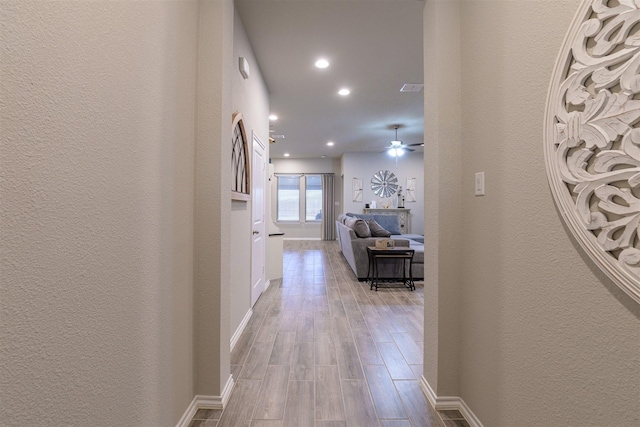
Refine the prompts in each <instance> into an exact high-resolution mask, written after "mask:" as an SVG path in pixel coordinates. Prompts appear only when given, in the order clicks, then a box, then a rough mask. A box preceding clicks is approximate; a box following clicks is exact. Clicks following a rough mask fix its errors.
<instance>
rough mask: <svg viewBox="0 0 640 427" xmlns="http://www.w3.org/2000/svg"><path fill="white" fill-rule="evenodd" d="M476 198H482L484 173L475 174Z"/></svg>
mask: <svg viewBox="0 0 640 427" xmlns="http://www.w3.org/2000/svg"><path fill="white" fill-rule="evenodd" d="M476 196H484V172H477V173H476Z"/></svg>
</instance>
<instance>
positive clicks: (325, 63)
mask: <svg viewBox="0 0 640 427" xmlns="http://www.w3.org/2000/svg"><path fill="white" fill-rule="evenodd" d="M328 66H329V61H327V60H326V59H324V58H320V59H318V60H317V61H316V67H318V68H327V67H328Z"/></svg>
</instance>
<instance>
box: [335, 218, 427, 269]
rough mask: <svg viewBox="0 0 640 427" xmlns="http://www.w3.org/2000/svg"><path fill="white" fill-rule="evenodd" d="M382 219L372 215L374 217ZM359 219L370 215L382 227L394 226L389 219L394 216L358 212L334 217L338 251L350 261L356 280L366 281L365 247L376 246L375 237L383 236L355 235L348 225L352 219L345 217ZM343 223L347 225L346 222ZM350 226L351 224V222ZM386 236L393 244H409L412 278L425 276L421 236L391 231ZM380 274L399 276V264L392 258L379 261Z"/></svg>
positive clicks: (391, 227) (366, 262)
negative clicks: (386, 260) (390, 233)
mask: <svg viewBox="0 0 640 427" xmlns="http://www.w3.org/2000/svg"><path fill="white" fill-rule="evenodd" d="M383 216H384V217H385V218H375V217H383ZM350 217H351V218H353V217H356V218H360V219H365V220H368V219H370V218H373V219H375V220H376V221H377V222H379V223H380V225H382V226H383V227H384V228H385V229H391V230H390V231H397V230H399V226H398V227H397V230H396V229H394V227H393V223H391V224H390V223H389V221H395V222H396V223H397V218H396V217H394V216H387V215H359V214H346V215H345V214H341V215H340V216H339V217H338V219H337V220H336V230H337V233H338V244H339V246H340V251H341V252H342V254H343V255H344V258H345V259H346V260H347V263H349V266H350V267H351V269H352V270H353V272H354V273H355V275H356V277H357V278H358V280H361V281H362V280H366V278H367V272H368V270H369V256H368V254H367V246H375V245H376V240H378V239H381V238H384V237H358V235H357V234H356V231H355V230H354V228H352V227H351V226H349V224H350V223H352V222H353V221H349V220H348V218H350ZM345 222H346V223H347V224H345ZM351 225H353V224H351ZM389 238H391V239H394V243H395V246H401V247H410V248H411V249H413V250H414V251H415V253H414V255H413V263H412V266H411V273H412V275H413V279H414V280H423V279H424V236H422V235H419V234H392V235H391V236H389ZM378 271H379V275H380V277H382V278H389V279H390V278H401V277H402V268H401V267H400V263H398V262H395V261H393V260H392V261H389V262H385V261H380V264H379V268H378Z"/></svg>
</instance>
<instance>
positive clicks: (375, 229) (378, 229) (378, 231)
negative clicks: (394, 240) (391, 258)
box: [367, 218, 391, 237]
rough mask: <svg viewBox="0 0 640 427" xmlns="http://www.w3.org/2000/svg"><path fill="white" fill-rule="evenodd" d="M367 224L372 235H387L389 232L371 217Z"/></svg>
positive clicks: (389, 234)
mask: <svg viewBox="0 0 640 427" xmlns="http://www.w3.org/2000/svg"><path fill="white" fill-rule="evenodd" d="M367 224H368V225H369V230H371V236H372V237H389V236H391V233H389V232H388V231H387V230H385V229H384V228H383V227H382V226H381V225H380V224H378V223H377V221H376V220H375V219H373V218H371V219H370V220H369V221H368V222H367Z"/></svg>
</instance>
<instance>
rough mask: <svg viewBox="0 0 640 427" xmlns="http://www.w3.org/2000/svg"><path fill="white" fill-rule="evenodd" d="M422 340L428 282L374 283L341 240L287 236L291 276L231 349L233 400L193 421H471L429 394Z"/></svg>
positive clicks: (361, 425) (230, 426)
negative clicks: (356, 268) (353, 263)
mask: <svg viewBox="0 0 640 427" xmlns="http://www.w3.org/2000/svg"><path fill="white" fill-rule="evenodd" d="M422 341H423V284H422V282H417V283H416V290H415V291H409V290H408V289H407V288H405V287H398V288H381V289H380V290H378V291H371V290H369V287H368V286H367V285H366V283H363V282H358V281H357V280H356V279H355V276H354V274H353V272H352V271H351V270H350V268H349V266H348V265H347V263H346V261H345V260H344V258H343V256H342V254H341V253H340V251H339V248H338V244H337V242H320V241H285V252H284V278H283V279H282V281H277V282H275V283H272V284H271V286H270V287H269V289H267V291H266V292H265V293H264V294H263V295H262V296H261V297H260V299H259V300H258V302H257V303H256V305H255V307H254V308H253V316H252V317H251V320H250V321H249V323H248V324H247V326H246V328H245V330H244V332H243V333H242V335H241V337H240V339H239V341H238V342H237V344H236V346H235V348H234V349H233V351H232V354H231V364H232V366H231V371H232V375H233V378H234V380H235V388H234V390H233V392H232V394H231V397H230V399H229V402H228V404H227V406H226V408H225V409H224V411H213V410H200V411H198V413H197V414H196V416H195V417H194V420H193V421H192V422H191V426H190V427H198V426H207V427H370V426H379V427H411V426H413V427H427V426H448V425H452V426H455V425H468V424H466V422H463V421H460V420H455V417H445V420H444V421H443V420H442V419H441V417H440V416H439V415H438V413H437V412H436V411H435V410H433V408H432V407H431V406H430V405H429V403H428V401H427V400H426V398H425V396H424V394H423V392H422V390H421V389H420V385H419V378H420V376H421V375H422V354H423V351H422ZM440 415H442V414H440ZM447 418H454V419H447Z"/></svg>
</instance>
